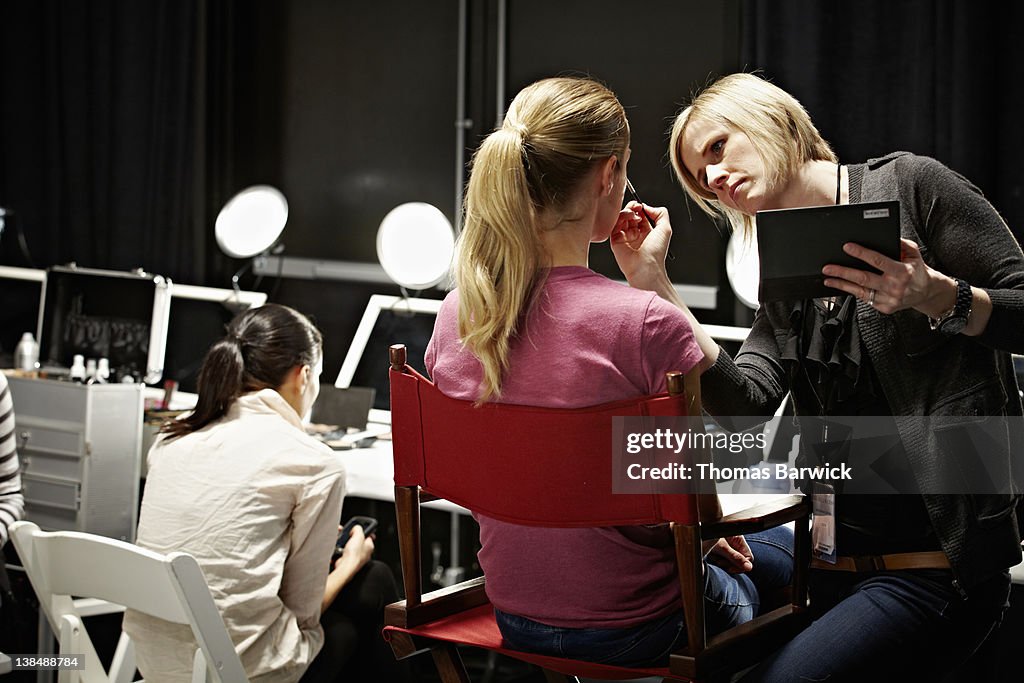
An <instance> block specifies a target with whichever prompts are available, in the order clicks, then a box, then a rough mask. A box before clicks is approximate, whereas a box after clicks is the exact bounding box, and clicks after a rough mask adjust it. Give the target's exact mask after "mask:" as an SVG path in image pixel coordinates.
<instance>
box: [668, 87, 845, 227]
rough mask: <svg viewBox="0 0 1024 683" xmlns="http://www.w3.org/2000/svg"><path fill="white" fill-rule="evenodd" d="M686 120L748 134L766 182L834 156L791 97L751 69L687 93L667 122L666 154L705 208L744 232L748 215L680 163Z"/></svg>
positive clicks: (773, 183) (779, 182)
mask: <svg viewBox="0 0 1024 683" xmlns="http://www.w3.org/2000/svg"><path fill="white" fill-rule="evenodd" d="M691 121H705V122H708V123H713V124H717V125H723V126H725V127H727V128H730V129H732V130H737V131H739V132H741V133H743V134H744V135H746V136H747V137H748V138H749V139H750V143H751V145H753V147H754V149H755V150H756V151H757V153H758V155H760V157H761V160H762V161H763V162H764V167H765V172H766V173H767V175H768V177H767V178H766V180H767V181H768V187H769V188H772V189H774V188H777V187H780V186H783V185H785V184H786V183H787V182H788V181H789V179H790V178H791V177H793V175H794V174H795V173H796V171H797V169H798V168H799V167H800V166H802V165H803V164H805V163H807V162H808V161H831V162H833V163H836V162H837V161H838V159H837V157H836V155H835V152H833V151H832V148H831V147H830V146H829V144H828V143H827V142H825V140H824V139H823V138H822V137H821V133H819V132H818V129H817V128H815V127H814V123H812V122H811V117H810V116H808V114H807V111H806V110H805V109H804V108H803V105H801V104H800V103H799V102H798V101H797V100H796V98H795V97H793V96H792V95H790V94H789V93H787V92H786V91H785V90H783V89H782V88H780V87H778V86H777V85H773V84H771V83H769V82H768V81H766V80H764V79H763V78H759V77H758V76H755V75H753V74H744V73H740V74H732V75H729V76H724V77H722V78H720V79H718V80H717V81H715V82H714V83H712V84H711V85H709V86H708V87H707V88H705V89H704V90H703V91H701V92H700V93H698V94H697V96H696V97H694V98H693V101H692V102H691V103H690V105H689V106H687V107H686V108H685V109H683V110H682V111H681V112H680V113H679V115H678V116H676V119H675V122H674V123H673V124H672V138H671V141H670V142H669V155H670V157H671V159H672V168H674V169H675V173H676V178H678V179H679V183H680V184H681V185H682V186H683V189H684V190H685V191H686V194H687V195H688V196H689V197H690V199H692V200H693V201H694V202H695V203H696V204H697V206H699V207H700V208H701V209H702V210H703V211H704V212H705V213H707V214H709V215H711V216H712V217H715V216H717V215H719V214H722V215H724V216H725V217H726V218H727V219H728V220H729V224H730V225H731V226H732V228H733V229H734V230H743V231H744V233H746V234H748V235H749V234H750V231H751V229H752V228H753V225H754V217H753V216H749V215H747V214H744V213H742V212H740V211H737V210H735V209H731V208H729V207H726V206H722V205H721V203H720V202H719V201H718V199H717V198H716V197H715V194H714V193H713V192H710V191H709V190H706V189H704V188H703V187H701V185H700V183H699V182H698V181H697V179H696V178H694V177H693V176H692V175H691V174H690V172H689V171H687V170H686V166H684V165H683V136H684V135H685V134H686V128H687V126H688V125H689V124H690V122H691Z"/></svg>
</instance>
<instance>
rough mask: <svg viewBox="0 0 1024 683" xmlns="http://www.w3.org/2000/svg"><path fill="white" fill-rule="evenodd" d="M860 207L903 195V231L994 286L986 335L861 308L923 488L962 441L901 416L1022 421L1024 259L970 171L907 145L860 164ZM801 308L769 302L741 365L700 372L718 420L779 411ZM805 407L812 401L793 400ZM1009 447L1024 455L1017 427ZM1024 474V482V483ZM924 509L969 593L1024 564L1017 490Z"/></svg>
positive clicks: (936, 259) (931, 261)
mask: <svg viewBox="0 0 1024 683" xmlns="http://www.w3.org/2000/svg"><path fill="white" fill-rule="evenodd" d="M849 177H850V202H869V201H885V200H898V201H899V202H900V223H901V232H902V235H903V237H905V238H907V239H911V240H913V241H915V242H916V243H917V244H918V245H919V246H920V247H921V254H922V257H923V258H924V260H925V262H926V263H928V265H929V266H931V267H932V268H935V269H936V270H938V271H940V272H942V273H944V274H946V275H949V276H951V277H959V278H962V279H964V280H966V281H967V282H969V283H970V284H971V285H973V286H975V287H979V288H982V289H985V290H986V291H987V292H988V295H989V297H990V298H991V299H992V306H993V309H992V317H991V319H990V320H989V323H988V326H987V327H986V329H985V332H984V333H983V334H982V335H981V336H979V337H973V338H972V337H966V336H963V335H957V336H954V337H949V336H946V335H943V334H941V333H939V332H935V331H932V330H931V328H930V326H929V324H928V319H927V317H926V316H925V315H923V314H921V313H919V312H917V311H914V310H904V311H900V312H898V313H895V314H893V315H883V314H881V313H879V312H878V311H876V310H875V309H874V308H872V307H871V306H868V305H867V304H865V303H864V302H858V304H857V324H858V327H859V331H860V335H861V340H862V343H863V346H864V348H865V350H866V351H867V353H868V356H869V357H870V360H871V363H872V364H873V365H874V367H875V370H876V373H877V376H878V379H879V382H880V384H881V387H882V391H883V392H884V394H885V398H886V400H887V401H888V402H889V405H890V407H891V408H892V411H893V415H894V416H895V419H896V423H897V427H898V429H899V430H900V435H901V438H902V440H903V444H904V448H905V450H906V452H907V457H908V459H909V460H910V465H911V467H912V468H913V470H914V474H915V477H916V478H917V480H918V482H919V484H921V490H924V491H927V490H935V488H934V487H932V486H929V484H930V483H934V482H935V481H936V476H937V474H936V473H937V472H938V471H939V470H940V469H941V468H942V467H943V464H944V463H946V464H947V465H948V463H949V462H951V461H952V460H953V457H954V456H953V455H952V454H951V453H946V452H944V447H945V445H946V444H948V443H949V441H951V440H950V439H943V438H942V435H941V434H936V433H935V432H934V431H932V432H929V431H927V430H926V429H925V428H924V426H923V424H924V421H922V420H910V419H904V420H901V419H900V417H901V416H925V415H927V416H941V415H950V416H964V415H1007V416H1020V415H1021V414H1022V406H1021V401H1020V394H1019V390H1018V387H1017V382H1016V378H1015V376H1014V373H1013V367H1012V362H1011V358H1010V354H1009V352H1014V353H1021V352H1024V254H1022V252H1021V249H1020V246H1019V245H1018V244H1017V241H1016V240H1015V239H1014V237H1013V235H1012V233H1010V231H1009V229H1008V228H1007V227H1006V224H1005V223H1004V222H1003V220H1002V219H1001V218H1000V216H999V214H998V213H997V212H996V210H995V209H994V208H993V207H992V205H991V204H989V203H988V201H987V200H985V198H984V197H983V196H982V194H981V192H980V191H979V190H978V189H977V188H976V187H974V186H973V185H972V184H971V183H970V182H968V181H967V180H966V179H965V178H963V177H962V176H960V175H959V174H957V173H955V172H954V171H952V170H950V169H949V168H947V167H946V166H944V165H942V164H941V163H939V162H938V161H936V160H934V159H930V158H927V157H919V156H915V155H913V154H909V153H907V152H896V153H894V154H890V155H888V156H886V157H882V158H880V159H871V160H869V161H868V162H867V164H859V165H852V166H850V167H849ZM791 309H792V303H786V302H774V303H768V304H765V305H764V306H762V307H761V308H760V309H759V310H758V312H757V315H756V316H755V318H754V323H753V325H752V329H751V332H750V335H749V336H748V338H747V340H746V342H744V344H743V346H742V348H741V349H740V350H739V352H738V354H737V355H736V358H735V360H734V359H732V358H730V357H729V355H728V354H727V353H725V352H724V351H723V352H721V353H720V354H719V357H718V360H717V361H716V363H715V364H714V366H713V367H711V368H710V369H709V370H708V371H707V372H706V373H705V374H704V375H703V377H702V378H701V383H702V389H703V399H704V407H705V409H706V410H707V411H708V412H709V413H711V414H712V415H715V416H723V417H725V416H768V415H771V414H772V413H773V412H774V411H775V409H776V408H777V407H778V406H779V404H780V403H781V401H782V399H783V398H784V397H785V395H786V393H787V392H788V391H789V386H788V378H787V375H786V372H785V370H784V368H783V365H782V363H781V361H780V355H781V349H782V346H783V343H784V341H785V339H786V337H787V336H788V334H789V329H790V320H789V314H790V311H791ZM793 399H794V406H795V408H796V411H797V414H798V415H799V414H800V413H801V406H802V405H808V401H809V400H810V399H809V397H804V396H796V395H794V396H793ZM1010 423H1011V424H1013V425H1019V424H1020V420H1019V419H1015V420H1011V421H1010ZM1010 432H1011V433H1010V434H1009V435H1008V438H1007V441H1006V443H1005V444H1002V445H1001V446H1002V447H1003V448H1005V453H1001V454H1000V455H1001V456H1002V457H1005V458H1006V460H1007V461H1010V460H1011V459H1010V454H1011V453H1016V454H1017V457H1018V458H1019V457H1021V455H1020V454H1024V438H1022V437H1021V435H1020V434H1018V433H1016V431H1015V430H1012V429H1011V430H1010ZM1022 474H1024V473H1021V472H1015V474H1014V478H1015V479H1017V481H1018V482H1019V481H1020V478H1021V476H1022ZM923 498H924V503H925V507H926V508H927V510H928V515H929V517H930V518H931V521H932V526H933V527H934V528H935V530H936V533H937V535H938V537H939V540H940V542H941V544H942V547H943V550H944V551H945V552H946V555H947V556H948V557H949V559H950V562H951V564H952V566H953V573H954V582H955V583H957V584H958V585H959V586H960V587H962V588H969V587H970V586H972V585H974V584H976V583H978V582H980V581H982V580H984V579H985V578H987V577H989V576H991V575H992V574H993V573H995V572H998V571H1004V570H1005V569H1006V568H1007V567H1010V566H1011V565H1014V564H1016V563H1018V562H1020V560H1021V548H1020V536H1019V532H1018V528H1017V520H1016V516H1015V515H1014V510H1015V507H1016V502H1017V497H1016V496H1014V495H1009V494H1006V495H950V494H947V495H930V494H924V495H923Z"/></svg>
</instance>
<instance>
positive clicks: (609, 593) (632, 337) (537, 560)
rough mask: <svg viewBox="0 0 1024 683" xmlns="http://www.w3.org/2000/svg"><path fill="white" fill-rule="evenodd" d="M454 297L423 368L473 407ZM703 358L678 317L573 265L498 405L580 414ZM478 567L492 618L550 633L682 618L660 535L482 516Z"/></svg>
mask: <svg viewBox="0 0 1024 683" xmlns="http://www.w3.org/2000/svg"><path fill="white" fill-rule="evenodd" d="M457 317H458V290H456V291H453V292H451V293H450V294H449V295H448V297H447V298H446V299H445V301H444V303H443V304H442V306H441V311H440V312H439V313H438V316H437V322H436V324H435V326H434V336H433V338H432V339H431V340H430V344H429V345H428V346H427V352H426V368H427V371H428V372H429V373H430V376H431V378H432V379H433V380H434V382H435V383H436V384H437V387H438V388H439V389H440V390H441V391H442V392H443V393H445V394H446V395H448V396H451V397H454V398H459V399H464V400H476V399H477V398H478V396H479V387H480V382H481V378H482V371H481V368H480V364H479V362H478V361H477V359H476V357H475V356H473V355H472V354H471V353H470V352H469V351H468V350H466V349H464V348H463V347H462V345H461V343H460V341H459V338H458V321H457ZM702 357H703V354H702V353H701V351H700V348H699V347H698V346H697V343H696V341H695V340H694V337H693V330H692V329H691V327H690V325H689V323H688V322H687V320H686V318H685V317H684V316H683V314H682V312H681V311H679V309H677V308H675V307H674V306H672V305H671V304H669V303H667V302H665V301H664V300H662V299H660V298H658V297H657V296H656V295H655V294H654V293H653V292H647V291H643V290H637V289H632V288H630V287H627V286H625V285H621V284H618V283H615V282H612V281H611V280H609V279H607V278H605V277H603V276H601V275H598V274H597V273H595V272H593V271H592V270H590V269H588V268H583V267H581V266H563V267H558V268H552V269H551V270H550V271H549V275H548V278H547V280H546V282H545V284H544V287H543V290H542V291H541V292H540V294H539V296H538V297H537V299H536V303H535V304H534V307H533V309H532V310H531V312H530V314H529V316H528V318H527V322H526V325H525V326H524V329H523V331H522V333H521V334H520V335H519V338H518V339H517V340H516V341H515V342H514V343H513V345H512V348H511V351H510V356H509V368H510V370H509V372H508V373H507V376H506V377H504V378H503V380H502V390H501V398H500V400H501V402H503V403H516V404H521V405H534V406H544V407H552V408H577V407H583V406H590V405H597V404H600V403H607V402H609V401H616V400H621V399H626V398H632V397H638V396H645V395H649V394H654V393H658V392H661V391H664V390H665V373H666V372H668V371H670V370H679V371H682V372H686V371H688V370H690V369H691V368H692V367H693V366H695V365H696V364H697V363H698V362H699V361H700V360H701V358H702ZM477 521H478V522H479V523H480V543H481V549H480V553H479V560H480V566H481V567H482V568H483V570H484V574H485V575H486V576H487V595H488V596H489V597H490V599H491V602H492V603H493V604H494V606H495V607H497V608H498V609H500V610H502V611H504V612H508V613H511V614H517V615H520V616H524V617H527V618H529V619H533V620H534V621H539V622H542V623H546V624H550V625H552V626H560V627H569V628H626V627H629V626H634V625H636V624H639V623H642V622H644V621H647V620H649V619H655V618H658V617H662V616H666V615H668V614H670V613H671V612H673V611H675V610H677V609H680V607H681V603H680V596H679V581H678V574H677V572H676V563H675V556H674V547H673V543H672V537H671V534H670V533H669V531H668V528H667V526H664V525H663V526H659V527H614V528H612V527H605V528H594V529H548V528H540V527H526V526H520V525H515V524H508V523H506V522H500V521H497V520H494V519H490V518H488V517H485V516H483V515H477Z"/></svg>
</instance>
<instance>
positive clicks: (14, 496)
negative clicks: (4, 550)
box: [0, 372, 25, 547]
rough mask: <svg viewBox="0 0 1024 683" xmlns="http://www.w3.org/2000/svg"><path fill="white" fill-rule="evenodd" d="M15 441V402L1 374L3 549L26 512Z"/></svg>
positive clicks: (0, 509)
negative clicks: (13, 527)
mask: <svg viewBox="0 0 1024 683" xmlns="http://www.w3.org/2000/svg"><path fill="white" fill-rule="evenodd" d="M15 441H16V437H15V435H14V401H13V400H12V399H11V389H10V387H9V386H8V385H7V377H6V376H4V374H3V373H2V372H0V547H3V545H4V544H5V543H7V527H8V526H10V525H11V524H13V523H14V522H15V521H17V520H19V519H21V517H22V515H23V514H24V512H25V498H24V496H23V495H22V493H21V471H20V470H21V468H20V467H19V464H18V452H17V450H16V448H15V445H16V444H15Z"/></svg>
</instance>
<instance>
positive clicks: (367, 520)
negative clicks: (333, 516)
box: [331, 515, 377, 567]
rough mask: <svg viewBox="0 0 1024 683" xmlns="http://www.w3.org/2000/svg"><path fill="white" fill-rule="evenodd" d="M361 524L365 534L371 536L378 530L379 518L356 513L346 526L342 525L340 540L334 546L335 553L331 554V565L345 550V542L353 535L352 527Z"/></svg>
mask: <svg viewBox="0 0 1024 683" xmlns="http://www.w3.org/2000/svg"><path fill="white" fill-rule="evenodd" d="M357 524H358V525H359V526H361V527H362V528H363V536H369V535H370V534H372V533H373V532H374V531H376V530H377V520H376V519H374V518H373V517H365V516H363V515H356V516H355V517H353V518H352V519H350V520H348V521H347V522H345V526H344V527H342V529H341V531H340V532H338V541H337V543H336V544H335V546H334V554H333V555H332V556H331V566H332V567H333V566H334V563H335V562H337V560H338V558H339V557H341V554H342V553H343V552H344V551H345V544H346V543H348V539H349V537H351V535H352V529H353V527H355V525H357Z"/></svg>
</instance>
